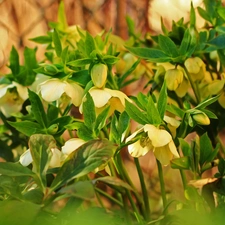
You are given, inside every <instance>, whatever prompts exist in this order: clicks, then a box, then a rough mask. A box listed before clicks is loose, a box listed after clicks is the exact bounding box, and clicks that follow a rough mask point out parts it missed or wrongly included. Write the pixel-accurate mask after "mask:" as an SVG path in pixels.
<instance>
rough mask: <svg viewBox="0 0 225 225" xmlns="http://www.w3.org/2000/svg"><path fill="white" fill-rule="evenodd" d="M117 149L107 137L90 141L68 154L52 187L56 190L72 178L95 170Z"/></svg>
mask: <svg viewBox="0 0 225 225" xmlns="http://www.w3.org/2000/svg"><path fill="white" fill-rule="evenodd" d="M115 149H116V146H115V145H114V144H113V143H111V142H109V141H108V140H105V139H104V140H91V141H88V142H87V143H85V144H84V145H82V146H81V147H79V148H78V149H77V150H76V151H74V152H72V153H71V154H70V155H69V156H68V159H67V161H66V162H65V163H64V164H63V166H62V167H61V168H60V170H59V172H58V174H57V175H56V177H55V179H54V180H53V182H52V185H51V187H50V189H51V190H55V189H57V188H59V187H61V186H63V185H64V184H65V183H68V182H69V181H70V180H72V179H75V178H78V177H82V176H84V175H86V174H88V173H90V172H93V171H94V170H95V169H97V168H98V167H99V166H101V165H104V164H106V163H107V162H108V161H109V160H110V159H111V157H112V156H113V154H114V151H115Z"/></svg>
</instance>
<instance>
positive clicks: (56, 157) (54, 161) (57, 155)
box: [19, 148, 63, 168]
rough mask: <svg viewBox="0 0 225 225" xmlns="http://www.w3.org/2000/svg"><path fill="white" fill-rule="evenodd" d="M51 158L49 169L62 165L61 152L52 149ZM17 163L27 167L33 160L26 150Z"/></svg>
mask: <svg viewBox="0 0 225 225" xmlns="http://www.w3.org/2000/svg"><path fill="white" fill-rule="evenodd" d="M51 151H52V156H51V159H50V162H49V168H55V167H60V166H61V164H62V158H63V157H62V152H61V151H59V149H57V148H52V149H51ZM19 162H20V163H21V164H22V165H23V166H28V165H30V164H31V163H32V162H33V158H32V155H31V152H30V149H28V150H26V151H25V152H24V153H23V154H22V155H21V156H20V159H19Z"/></svg>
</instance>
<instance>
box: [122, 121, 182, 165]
mask: <svg viewBox="0 0 225 225" xmlns="http://www.w3.org/2000/svg"><path fill="white" fill-rule="evenodd" d="M140 133H142V134H141V138H140V139H139V140H137V141H136V142H134V143H133V144H131V145H128V151H129V153H130V154H131V156H133V157H140V156H144V155H145V154H146V153H147V152H149V151H153V153H154V155H155V157H156V158H157V159H158V160H159V161H160V162H161V164H162V165H168V164H169V162H170V160H171V159H172V158H173V157H179V154H178V152H177V150H176V146H175V144H174V142H173V139H172V136H171V135H170V133H169V132H168V131H166V130H164V129H161V128H158V127H155V126H154V125H151V124H146V125H144V126H143V127H142V128H141V129H139V130H138V131H136V132H135V133H133V134H132V135H131V136H129V137H128V138H127V139H126V142H128V141H131V140H132V139H133V138H134V137H135V136H136V135H137V134H140Z"/></svg>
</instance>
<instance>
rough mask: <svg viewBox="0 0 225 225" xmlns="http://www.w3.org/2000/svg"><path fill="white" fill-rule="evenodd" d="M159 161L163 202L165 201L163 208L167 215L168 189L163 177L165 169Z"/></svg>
mask: <svg viewBox="0 0 225 225" xmlns="http://www.w3.org/2000/svg"><path fill="white" fill-rule="evenodd" d="M156 161H157V167H158V174H159V182H160V188H161V195H162V201H163V207H164V212H165V214H166V213H167V210H166V207H167V198H166V189H165V182H164V177H163V169H162V165H161V163H160V162H159V161H158V160H156Z"/></svg>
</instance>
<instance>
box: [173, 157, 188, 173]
mask: <svg viewBox="0 0 225 225" xmlns="http://www.w3.org/2000/svg"><path fill="white" fill-rule="evenodd" d="M170 165H171V168H173V169H181V170H189V169H190V163H189V158H188V157H187V156H184V157H181V158H174V159H172V160H171V162H170Z"/></svg>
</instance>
